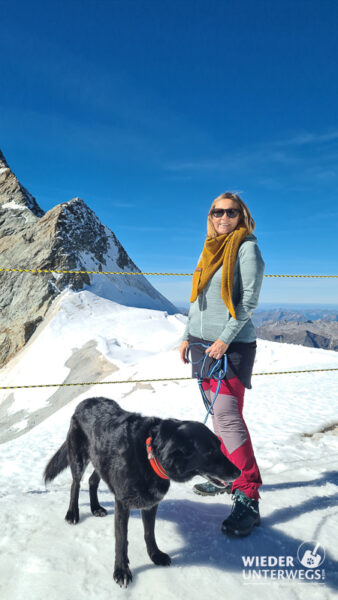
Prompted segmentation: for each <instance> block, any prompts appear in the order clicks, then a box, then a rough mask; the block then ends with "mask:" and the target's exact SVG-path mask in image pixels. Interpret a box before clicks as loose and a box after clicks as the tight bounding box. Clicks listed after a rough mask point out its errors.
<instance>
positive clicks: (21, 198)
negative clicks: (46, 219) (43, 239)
mask: <svg viewBox="0 0 338 600" xmlns="http://www.w3.org/2000/svg"><path fill="white" fill-rule="evenodd" d="M0 208H2V209H5V208H9V209H11V210H16V211H17V213H18V216H19V219H20V213H21V212H22V211H23V210H26V209H28V210H29V211H30V212H31V213H32V215H34V216H36V217H42V215H43V214H44V213H43V210H41V208H40V206H39V205H38V204H37V202H36V200H35V198H33V196H32V195H31V194H30V193H29V192H28V190H26V188H24V187H23V186H22V185H21V183H20V182H19V180H18V179H17V177H16V176H15V175H14V173H13V171H12V170H11V169H10V167H9V165H8V163H7V161H6V159H5V157H4V155H3V153H2V152H1V150H0Z"/></svg>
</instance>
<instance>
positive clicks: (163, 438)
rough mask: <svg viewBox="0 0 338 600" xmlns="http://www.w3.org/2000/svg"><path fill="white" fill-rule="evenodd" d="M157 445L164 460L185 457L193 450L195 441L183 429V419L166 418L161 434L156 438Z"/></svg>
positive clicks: (162, 424) (160, 430)
mask: <svg viewBox="0 0 338 600" xmlns="http://www.w3.org/2000/svg"><path fill="white" fill-rule="evenodd" d="M156 447H157V449H158V451H159V453H160V454H161V457H162V458H163V460H165V459H168V458H169V457H170V459H174V460H175V459H176V460H178V459H179V458H183V456H185V457H186V458H188V456H189V455H190V454H191V453H192V452H193V441H192V440H191V439H189V438H188V437H187V436H186V435H185V433H184V431H183V430H182V421H179V420H177V419H166V420H164V421H163V422H162V423H161V427H160V429H159V434H158V436H157V438H156Z"/></svg>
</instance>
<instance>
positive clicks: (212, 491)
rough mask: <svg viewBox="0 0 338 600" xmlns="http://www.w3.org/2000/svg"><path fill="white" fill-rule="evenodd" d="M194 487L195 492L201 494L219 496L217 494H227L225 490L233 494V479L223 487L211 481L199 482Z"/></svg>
mask: <svg viewBox="0 0 338 600" xmlns="http://www.w3.org/2000/svg"><path fill="white" fill-rule="evenodd" d="M192 489H193V491H194V492H195V494H199V495H200V496H217V494H225V492H226V493H227V494H231V490H232V481H230V482H229V483H227V484H226V485H224V486H223V487H218V486H217V485H214V484H213V483H211V482H210V481H206V482H205V483H197V484H196V485H194V487H193V488H192Z"/></svg>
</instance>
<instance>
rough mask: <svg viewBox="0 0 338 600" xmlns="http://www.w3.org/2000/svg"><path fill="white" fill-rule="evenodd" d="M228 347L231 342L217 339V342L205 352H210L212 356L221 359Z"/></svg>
mask: <svg viewBox="0 0 338 600" xmlns="http://www.w3.org/2000/svg"><path fill="white" fill-rule="evenodd" d="M228 348H229V344H225V343H224V342H222V340H216V342H214V343H213V344H212V345H211V346H210V348H207V349H206V351H205V352H206V354H209V356H210V357H211V358H216V359H219V358H222V356H223V354H225V353H226V351H227V349H228Z"/></svg>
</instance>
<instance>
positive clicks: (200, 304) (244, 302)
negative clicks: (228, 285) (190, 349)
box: [183, 234, 265, 344]
mask: <svg viewBox="0 0 338 600" xmlns="http://www.w3.org/2000/svg"><path fill="white" fill-rule="evenodd" d="M264 267H265V264H264V261H263V259H262V256H261V253H260V250H259V248H258V246H257V238H256V237H255V236H254V235H252V234H248V235H247V237H246V238H245V240H244V241H243V242H242V244H241V245H240V247H239V250H238V254H237V258H236V262H235V268H234V280H233V294H232V301H233V305H234V308H235V311H236V317H237V319H234V318H233V317H232V316H231V315H230V313H229V311H228V309H227V307H226V306H225V304H224V302H223V300H222V298H221V280H222V267H220V268H219V269H218V270H217V271H216V272H215V273H214V275H213V276H212V277H211V279H210V280H209V281H208V283H207V285H206V286H205V288H204V290H202V292H201V293H200V294H199V296H198V297H197V298H196V300H195V302H192V303H191V304H190V310H189V316H188V322H187V325H186V328H185V332H184V335H183V340H187V339H188V335H189V334H191V335H193V336H195V337H199V338H203V339H204V340H210V341H215V340H217V339H220V340H222V342H224V343H226V344H230V343H231V342H234V341H236V342H254V341H255V339H256V333H255V328H254V325H253V323H252V320H251V313H252V311H253V310H254V309H255V308H256V307H257V304H258V298H259V293H260V290H261V287H262V281H263V273H264Z"/></svg>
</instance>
